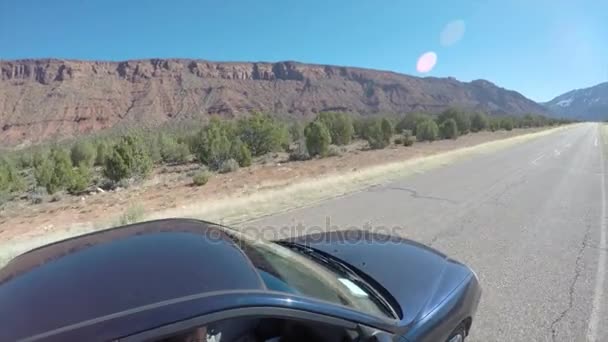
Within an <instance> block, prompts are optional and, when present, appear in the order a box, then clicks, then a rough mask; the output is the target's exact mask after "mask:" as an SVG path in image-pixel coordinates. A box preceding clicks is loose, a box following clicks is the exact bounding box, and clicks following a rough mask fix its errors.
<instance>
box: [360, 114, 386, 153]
mask: <svg viewBox="0 0 608 342" xmlns="http://www.w3.org/2000/svg"><path fill="white" fill-rule="evenodd" d="M392 131H393V129H392V127H391V124H390V122H389V121H388V120H387V119H380V118H373V119H370V120H366V121H365V125H364V127H363V129H362V135H363V138H364V139H365V140H367V142H368V144H369V147H370V148H371V149H374V150H376V149H382V148H385V147H386V146H388V145H389V144H390V143H391V138H392Z"/></svg>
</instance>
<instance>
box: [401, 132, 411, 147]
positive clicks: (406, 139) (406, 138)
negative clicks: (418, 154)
mask: <svg viewBox="0 0 608 342" xmlns="http://www.w3.org/2000/svg"><path fill="white" fill-rule="evenodd" d="M401 135H403V146H412V145H413V144H414V137H413V135H412V131H410V130H409V129H404V130H403V132H402V133H401Z"/></svg>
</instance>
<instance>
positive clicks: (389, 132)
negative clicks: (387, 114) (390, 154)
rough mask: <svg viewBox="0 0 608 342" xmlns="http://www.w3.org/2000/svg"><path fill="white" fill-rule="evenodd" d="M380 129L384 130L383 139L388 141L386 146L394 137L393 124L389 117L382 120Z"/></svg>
mask: <svg viewBox="0 0 608 342" xmlns="http://www.w3.org/2000/svg"><path fill="white" fill-rule="evenodd" d="M380 129H381V131H382V140H383V141H384V142H385V143H386V146H388V145H389V144H390V142H391V138H392V137H393V125H392V124H391V122H390V121H389V120H388V119H387V118H383V119H382V121H380Z"/></svg>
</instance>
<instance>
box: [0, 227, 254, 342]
mask: <svg viewBox="0 0 608 342" xmlns="http://www.w3.org/2000/svg"><path fill="white" fill-rule="evenodd" d="M263 290H265V286H264V283H263V282H262V280H261V278H260V276H259V274H258V273H257V271H256V270H255V268H254V267H253V265H252V263H251V262H250V260H249V259H248V258H247V257H246V256H245V254H244V253H243V252H242V251H241V250H240V249H239V248H238V246H237V245H236V244H235V242H234V241H233V240H232V239H231V238H230V237H229V236H228V235H227V234H226V230H225V229H224V228H222V227H220V226H216V225H213V224H210V223H207V222H203V221H198V220H190V219H167V220H158V221H151V222H146V223H140V224H133V225H129V226H125V227H120V228H117V229H109V230H105V231H100V232H96V233H91V234H87V235H84V236H80V237H76V238H71V239H68V240H64V241H60V242H57V243H53V244H51V245H47V246H44V247H41V248H38V249H35V250H33V251H30V252H28V253H25V254H23V255H21V256H18V257H17V258H15V259H13V260H12V261H11V262H9V263H8V264H7V265H6V266H5V267H4V268H3V269H1V270H0V303H2V305H1V306H0V317H3V323H2V324H3V326H5V327H6V326H9V327H11V333H12V334H13V335H11V336H2V335H3V333H0V340H13V339H17V338H23V337H26V336H32V335H35V334H39V333H43V332H46V331H50V330H53V329H57V328H59V327H64V326H68V325H70V324H75V323H78V322H83V321H86V320H91V319H96V318H98V317H102V316H107V315H111V314H114V313H117V312H124V311H125V310H130V309H132V308H138V307H145V306H147V305H151V304H154V303H161V302H166V301H170V300H173V299H176V298H184V297H187V296H204V295H205V294H211V293H218V292H231V291H233V292H242V291H245V292H246V291H250V292H255V291H263ZM3 330H4V329H3Z"/></svg>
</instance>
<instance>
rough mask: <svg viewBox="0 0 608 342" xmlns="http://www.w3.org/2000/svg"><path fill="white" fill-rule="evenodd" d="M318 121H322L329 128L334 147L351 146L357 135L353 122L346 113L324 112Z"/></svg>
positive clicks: (318, 117)
mask: <svg viewBox="0 0 608 342" xmlns="http://www.w3.org/2000/svg"><path fill="white" fill-rule="evenodd" d="M316 120H320V121H321V122H323V124H324V125H325V127H327V129H328V130H329V135H330V136H331V143H332V144H334V145H347V144H349V143H350V141H351V139H352V137H353V135H354V133H355V129H354V127H353V120H352V118H351V117H350V116H349V115H348V114H346V113H333V112H323V113H320V114H319V115H318V116H317V119H316Z"/></svg>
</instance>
